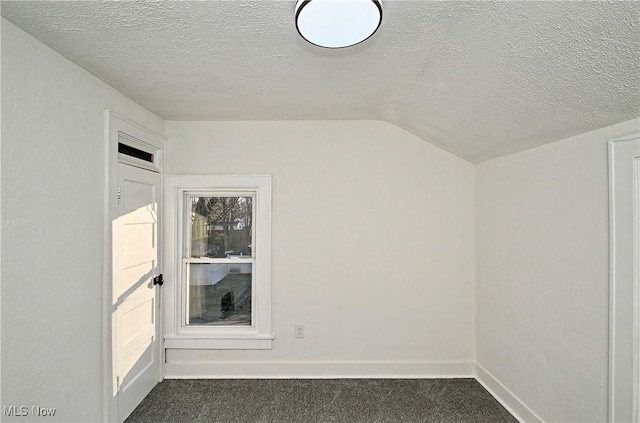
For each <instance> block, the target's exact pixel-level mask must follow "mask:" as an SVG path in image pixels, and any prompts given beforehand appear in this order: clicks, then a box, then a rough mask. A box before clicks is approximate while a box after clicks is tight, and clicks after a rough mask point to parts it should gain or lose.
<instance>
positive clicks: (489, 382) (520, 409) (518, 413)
mask: <svg viewBox="0 0 640 423" xmlns="http://www.w3.org/2000/svg"><path fill="white" fill-rule="evenodd" d="M476 380H477V381H478V382H479V383H480V384H481V385H482V386H483V387H484V389H486V390H487V391H489V393H490V394H491V395H492V396H493V397H494V398H495V399H496V401H498V402H499V403H500V404H502V406H503V407H504V408H506V409H507V411H509V412H510V413H511V414H512V415H513V417H515V418H516V419H517V420H518V421H519V422H522V423H541V422H543V421H544V420H542V418H541V417H540V416H538V415H537V414H536V413H534V412H533V410H531V409H530V408H529V407H527V405H526V404H525V403H524V402H523V401H522V400H521V399H520V398H518V397H517V396H516V395H515V394H514V393H513V392H511V391H510V390H509V389H508V388H507V387H506V386H504V385H503V384H502V383H500V381H499V380H498V379H496V378H495V376H493V375H492V374H491V373H490V372H489V371H488V370H487V369H485V368H484V367H483V366H482V365H481V364H480V363H476Z"/></svg>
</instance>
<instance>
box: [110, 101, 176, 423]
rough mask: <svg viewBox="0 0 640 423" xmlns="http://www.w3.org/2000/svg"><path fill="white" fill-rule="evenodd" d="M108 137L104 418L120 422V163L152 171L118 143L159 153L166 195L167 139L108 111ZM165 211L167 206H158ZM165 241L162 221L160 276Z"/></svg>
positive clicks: (158, 169)
mask: <svg viewBox="0 0 640 423" xmlns="http://www.w3.org/2000/svg"><path fill="white" fill-rule="evenodd" d="M104 119H105V126H104V131H105V134H104V138H105V145H104V148H105V184H104V250H103V255H104V257H103V263H104V265H103V284H102V287H103V289H102V296H103V304H102V345H103V348H102V395H103V412H102V415H103V419H104V421H106V422H116V421H117V418H118V412H117V411H118V409H117V401H116V398H115V396H114V395H113V393H114V391H113V386H114V383H115V377H116V376H115V374H114V369H113V342H112V340H113V338H112V334H113V328H112V316H111V300H112V292H113V290H112V278H113V272H112V268H113V261H112V256H111V251H112V250H111V249H112V234H111V222H112V221H113V219H115V218H116V217H117V215H118V203H117V196H118V193H117V186H118V163H125V164H129V165H133V166H138V167H141V168H146V169H148V170H151V169H150V168H149V165H148V164H147V165H145V164H144V163H142V161H140V162H141V163H136V159H127V158H126V157H123V156H122V155H120V154H119V153H118V142H119V141H120V134H125V138H127V140H128V141H129V142H128V144H129V143H130V144H132V145H133V146H135V147H138V148H140V147H142V148H143V149H144V150H147V151H153V152H154V154H155V157H156V159H155V169H154V171H156V172H159V173H160V187H159V190H160V192H164V177H165V172H164V169H165V150H166V139H165V138H164V137H163V136H161V135H158V134H156V133H154V132H152V131H150V130H148V129H146V128H144V127H142V126H140V125H138V124H136V123H134V122H132V121H130V120H127V119H125V118H123V117H121V116H118V115H116V114H114V113H111V112H110V111H109V110H105V111H104ZM158 207H159V209H160V210H161V211H162V208H163V204H158ZM163 239H164V233H163V225H162V219H161V220H159V222H158V265H159V269H160V273H162V249H163V247H162V241H163ZM161 297H162V296H161V295H160V293H158V295H157V304H158V305H157V307H156V311H158V310H161V308H160V307H161ZM161 317H162V316H161V315H160V313H158V314H157V316H156V333H157V334H159V336H158V337H157V340H158V342H157V345H158V351H156V353H157V355H156V357H158V366H159V372H158V374H159V375H160V378H159V380H158V382H160V381H161V380H162V377H163V374H164V371H163V363H164V345H163V342H164V338H163V336H162V334H163V328H162V322H163V319H162V318H161Z"/></svg>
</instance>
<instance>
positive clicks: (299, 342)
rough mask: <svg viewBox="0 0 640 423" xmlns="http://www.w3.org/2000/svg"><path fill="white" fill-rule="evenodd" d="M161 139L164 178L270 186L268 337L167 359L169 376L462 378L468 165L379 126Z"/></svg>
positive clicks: (469, 237)
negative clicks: (256, 346) (248, 345)
mask: <svg viewBox="0 0 640 423" xmlns="http://www.w3.org/2000/svg"><path fill="white" fill-rule="evenodd" d="M165 132H166V134H167V137H168V143H167V144H168V147H167V148H168V153H167V159H168V162H167V172H168V173H187V174H188V173H195V174H198V173H202V174H205V173H213V174H227V173H231V174H237V173H249V174H250V173H256V174H260V173H269V174H272V175H273V228H272V231H273V240H272V245H273V250H272V251H273V260H272V264H273V273H272V275H273V290H272V291H273V327H274V331H275V336H276V339H275V341H274V343H273V349H272V350H269V351H200V352H197V351H193V350H188V351H185V350H183V351H179V350H169V351H168V352H167V360H168V361H169V366H168V371H169V373H172V372H174V370H175V369H176V368H177V367H180V368H181V369H184V368H185V366H182V367H181V366H177V367H176V366H172V365H173V364H176V363H191V362H194V361H198V362H201V363H213V364H215V365H214V366H210V367H206V366H200V367H199V368H200V369H201V371H202V372H204V373H207V374H211V372H216V374H221V373H222V374H225V372H227V371H228V372H229V373H228V374H233V375H239V374H243V372H245V371H246V374H253V375H255V374H262V373H260V372H264V374H266V375H271V374H277V375H281V376H285V375H287V374H289V375H292V374H371V373H376V374H390V373H392V374H394V373H397V372H406V373H408V374H416V375H418V376H419V375H421V374H430V373H438V372H442V373H455V372H463V373H465V374H467V375H470V374H472V367H470V366H469V365H468V364H470V363H472V362H473V361H474V359H475V346H474V345H475V333H474V319H475V297H474V231H473V218H474V217H473V204H474V200H473V190H474V182H473V180H474V168H473V165H471V164H469V163H468V162H466V161H464V160H461V159H459V158H457V157H455V156H453V155H451V154H449V153H446V152H444V151H442V150H440V149H438V148H436V147H434V146H432V145H430V144H428V143H426V142H424V141H422V140H420V139H418V138H416V137H415V136H413V135H411V134H409V133H408V132H405V131H403V130H401V129H399V128H397V127H395V126H393V125H390V124H386V123H383V122H379V121H321V122H320V121H313V122H310V121H307V122H166V125H165ZM296 323H302V324H304V325H305V329H306V330H305V338H304V339H294V336H293V335H294V324H296ZM276 362H277V363H279V365H281V367H277V368H276V367H274V366H269V365H265V366H263V367H261V368H260V366H257V367H256V366H254V365H253V364H255V363H271V364H273V363H276ZM328 362H330V363H328ZM354 362H357V363H359V364H358V366H350V365H349V363H354ZM384 362H386V363H387V364H381V363H384ZM389 362H391V363H401V364H403V365H404V367H402V369H399V368H398V366H396V367H394V366H391V365H388V363H389ZM439 362H456V363H457V362H463V363H465V364H464V365H462V366H460V365H453V366H440V365H438V364H437V363H439ZM224 363H227V365H225V364H224ZM231 363H233V365H232V364H231ZM240 363H244V364H249V363H250V364H252V365H248V366H245V367H243V365H242V364H240ZM319 363H320V364H319ZM362 363H365V364H364V365H361V364H362ZM434 363H436V364H434ZM289 364H291V365H289ZM186 367H188V366H186ZM245 369H247V370H245ZM191 370H194V368H193V367H191ZM297 372H298V373H297Z"/></svg>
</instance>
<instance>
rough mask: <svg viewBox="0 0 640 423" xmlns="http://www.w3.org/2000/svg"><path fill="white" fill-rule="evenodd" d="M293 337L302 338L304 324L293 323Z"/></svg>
mask: <svg viewBox="0 0 640 423" xmlns="http://www.w3.org/2000/svg"><path fill="white" fill-rule="evenodd" d="M294 330H295V337H296V338H304V325H295V328H294Z"/></svg>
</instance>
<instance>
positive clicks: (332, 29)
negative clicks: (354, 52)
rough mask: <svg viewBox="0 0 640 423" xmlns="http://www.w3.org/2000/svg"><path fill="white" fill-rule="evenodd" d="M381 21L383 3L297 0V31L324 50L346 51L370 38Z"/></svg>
mask: <svg viewBox="0 0 640 423" xmlns="http://www.w3.org/2000/svg"><path fill="white" fill-rule="evenodd" d="M381 22H382V0H298V2H297V3H296V28H297V29H298V32H299V33H300V35H302V38H304V39H305V40H307V41H308V42H310V43H311V44H315V45H317V46H319V47H325V48H343V47H350V46H353V45H355V44H358V43H361V42H363V41H364V40H366V39H367V38H369V37H371V36H372V35H373V34H374V33H375V32H376V30H377V29H378V27H380V23H381Z"/></svg>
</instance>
